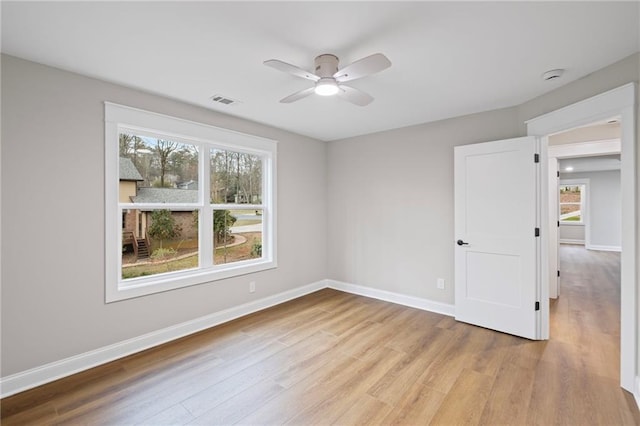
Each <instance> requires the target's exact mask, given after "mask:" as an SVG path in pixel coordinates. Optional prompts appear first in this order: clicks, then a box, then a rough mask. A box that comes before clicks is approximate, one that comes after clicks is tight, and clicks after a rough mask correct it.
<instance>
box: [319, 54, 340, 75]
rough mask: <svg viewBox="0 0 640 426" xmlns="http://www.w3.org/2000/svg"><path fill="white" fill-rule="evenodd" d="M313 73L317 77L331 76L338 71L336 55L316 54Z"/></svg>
mask: <svg viewBox="0 0 640 426" xmlns="http://www.w3.org/2000/svg"><path fill="white" fill-rule="evenodd" d="M315 65H316V66H315V74H316V75H317V76H318V77H333V75H334V74H335V73H336V72H338V57H337V56H335V55H331V54H328V53H327V54H324V55H319V56H316V59H315Z"/></svg>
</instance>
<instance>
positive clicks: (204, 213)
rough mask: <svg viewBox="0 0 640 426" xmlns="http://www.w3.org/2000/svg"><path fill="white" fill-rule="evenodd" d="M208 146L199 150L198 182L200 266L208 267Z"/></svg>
mask: <svg viewBox="0 0 640 426" xmlns="http://www.w3.org/2000/svg"><path fill="white" fill-rule="evenodd" d="M209 151H210V148H209V146H208V145H206V144H205V145H203V146H202V150H201V152H200V182H202V189H201V191H200V202H201V205H202V209H201V210H200V213H201V217H200V220H199V222H198V223H200V227H199V232H200V235H199V237H200V244H201V247H202V250H201V251H200V266H201V267H202V268H208V267H211V266H212V265H213V238H212V235H213V210H212V208H211V200H210V199H209V198H210V195H209V194H211V190H210V188H211V170H210V167H211V164H210V163H211V162H210V160H209Z"/></svg>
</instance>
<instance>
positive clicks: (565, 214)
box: [559, 182, 586, 225]
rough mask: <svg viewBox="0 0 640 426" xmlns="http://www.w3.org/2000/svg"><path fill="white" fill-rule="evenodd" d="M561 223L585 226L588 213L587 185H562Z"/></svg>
mask: <svg viewBox="0 0 640 426" xmlns="http://www.w3.org/2000/svg"><path fill="white" fill-rule="evenodd" d="M559 191H560V194H559V200H560V213H559V218H560V223H561V224H565V225H566V224H574V225H583V224H584V216H585V212H586V208H585V199H586V184H584V183H569V182H564V183H562V182H561V183H560V189H559Z"/></svg>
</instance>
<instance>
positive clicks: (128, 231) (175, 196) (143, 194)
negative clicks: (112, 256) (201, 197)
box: [118, 157, 198, 257]
mask: <svg viewBox="0 0 640 426" xmlns="http://www.w3.org/2000/svg"><path fill="white" fill-rule="evenodd" d="M139 182H144V178H143V177H142V175H141V174H140V172H139V171H138V169H137V168H136V166H135V165H134V164H133V162H132V161H131V160H130V159H129V158H125V157H120V187H119V197H118V198H119V200H120V202H121V203H196V202H197V201H198V191H197V185H198V184H197V182H194V181H191V182H185V184H187V185H186V186H187V187H189V186H191V187H193V186H195V188H196V189H176V188H148V187H140V186H139V185H140V184H139ZM151 213H152V211H151V210H148V209H128V210H124V211H123V214H122V249H123V251H125V250H133V251H134V252H135V253H136V254H138V250H140V251H141V254H140V255H139V257H146V254H148V253H146V252H147V251H148V245H149V244H148V241H146V240H147V229H148V228H149V225H150V224H151ZM172 216H173V217H174V219H175V220H176V224H177V225H178V226H179V227H180V230H181V231H180V237H181V238H195V237H196V236H197V227H195V226H194V218H193V211H179V212H172Z"/></svg>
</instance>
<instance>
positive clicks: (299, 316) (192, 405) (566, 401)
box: [2, 246, 640, 425]
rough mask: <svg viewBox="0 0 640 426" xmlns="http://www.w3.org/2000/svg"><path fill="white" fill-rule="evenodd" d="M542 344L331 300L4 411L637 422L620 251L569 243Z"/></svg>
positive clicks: (27, 418) (121, 418) (188, 418)
mask: <svg viewBox="0 0 640 426" xmlns="http://www.w3.org/2000/svg"><path fill="white" fill-rule="evenodd" d="M561 256H562V270H563V277H562V295H561V297H560V299H558V300H557V301H553V302H552V303H551V335H552V338H551V340H549V341H546V342H534V341H528V340H525V339H520V338H517V337H514V336H510V335H506V334H501V333H497V332H493V331H490V330H486V329H483V328H479V327H474V326H471V325H467V324H463V323H457V322H456V321H454V320H453V319H452V318H449V317H446V316H442V315H437V314H433V313H429V312H423V311H419V310H417V309H411V308H407V307H403V306H399V305H394V304H391V303H386V302H381V301H378V300H373V299H368V298H365V297H359V296H355V295H350V294H346V293H341V292H338V291H334V290H329V289H326V290H322V291H319V292H316V293H314V294H311V295H308V296H305V297H302V298H300V299H297V300H294V301H291V302H288V303H285V304H283V305H280V306H277V307H274V308H271V309H268V310H265V311H262V312H259V313H256V314H253V315H250V316H247V317H244V318H241V319H238V320H236V321H233V322H231V323H227V324H224V325H222V326H219V327H215V328H212V329H210V330H207V331H204V332H201V333H198V334H196V335H193V336H190V337H187V338H184V339H181V340H179V341H176V342H172V343H169V344H166V345H163V346H160V347H157V348H154V349H151V350H148V351H145V352H142V353H139V354H136V355H133V356H129V357H127V358H123V359H121V360H118V361H115V362H112V363H109V364H107V365H104V366H101V367H98V368H94V369H92V370H89V371H86V372H83V373H79V374H76V375H74V376H71V377H68V378H65V379H62V380H59V381H57V382H54V383H51V384H47V385H44V386H41V387H39V388H37V389H33V390H30V391H27V392H23V393H21V394H18V395H15V396H12V397H9V398H6V399H4V400H3V401H2V424H3V425H14V424H21V425H24V424H74V425H75V424H86V425H101V424H109V425H128V424H148V425H165V424H166V425H168V424H171V425H181V424H205V425H214V424H300V425H310V424H342V425H356V424H366V425H376V424H384V425H388V424H406V425H418V424H484V425H499V424H508V425H521V424H522V425H524V424H539V425H552V424H562V425H591V424H602V425H632V424H635V425H638V424H640V413H639V412H638V410H637V408H636V407H635V404H634V402H633V397H632V396H631V395H630V394H629V393H627V392H625V391H623V390H621V389H620V387H619V385H618V371H619V308H618V307H619V301H620V291H619V281H620V280H619V255H618V254H616V253H606V252H588V251H586V250H584V249H583V248H580V247H577V246H563V247H562V249H561Z"/></svg>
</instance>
